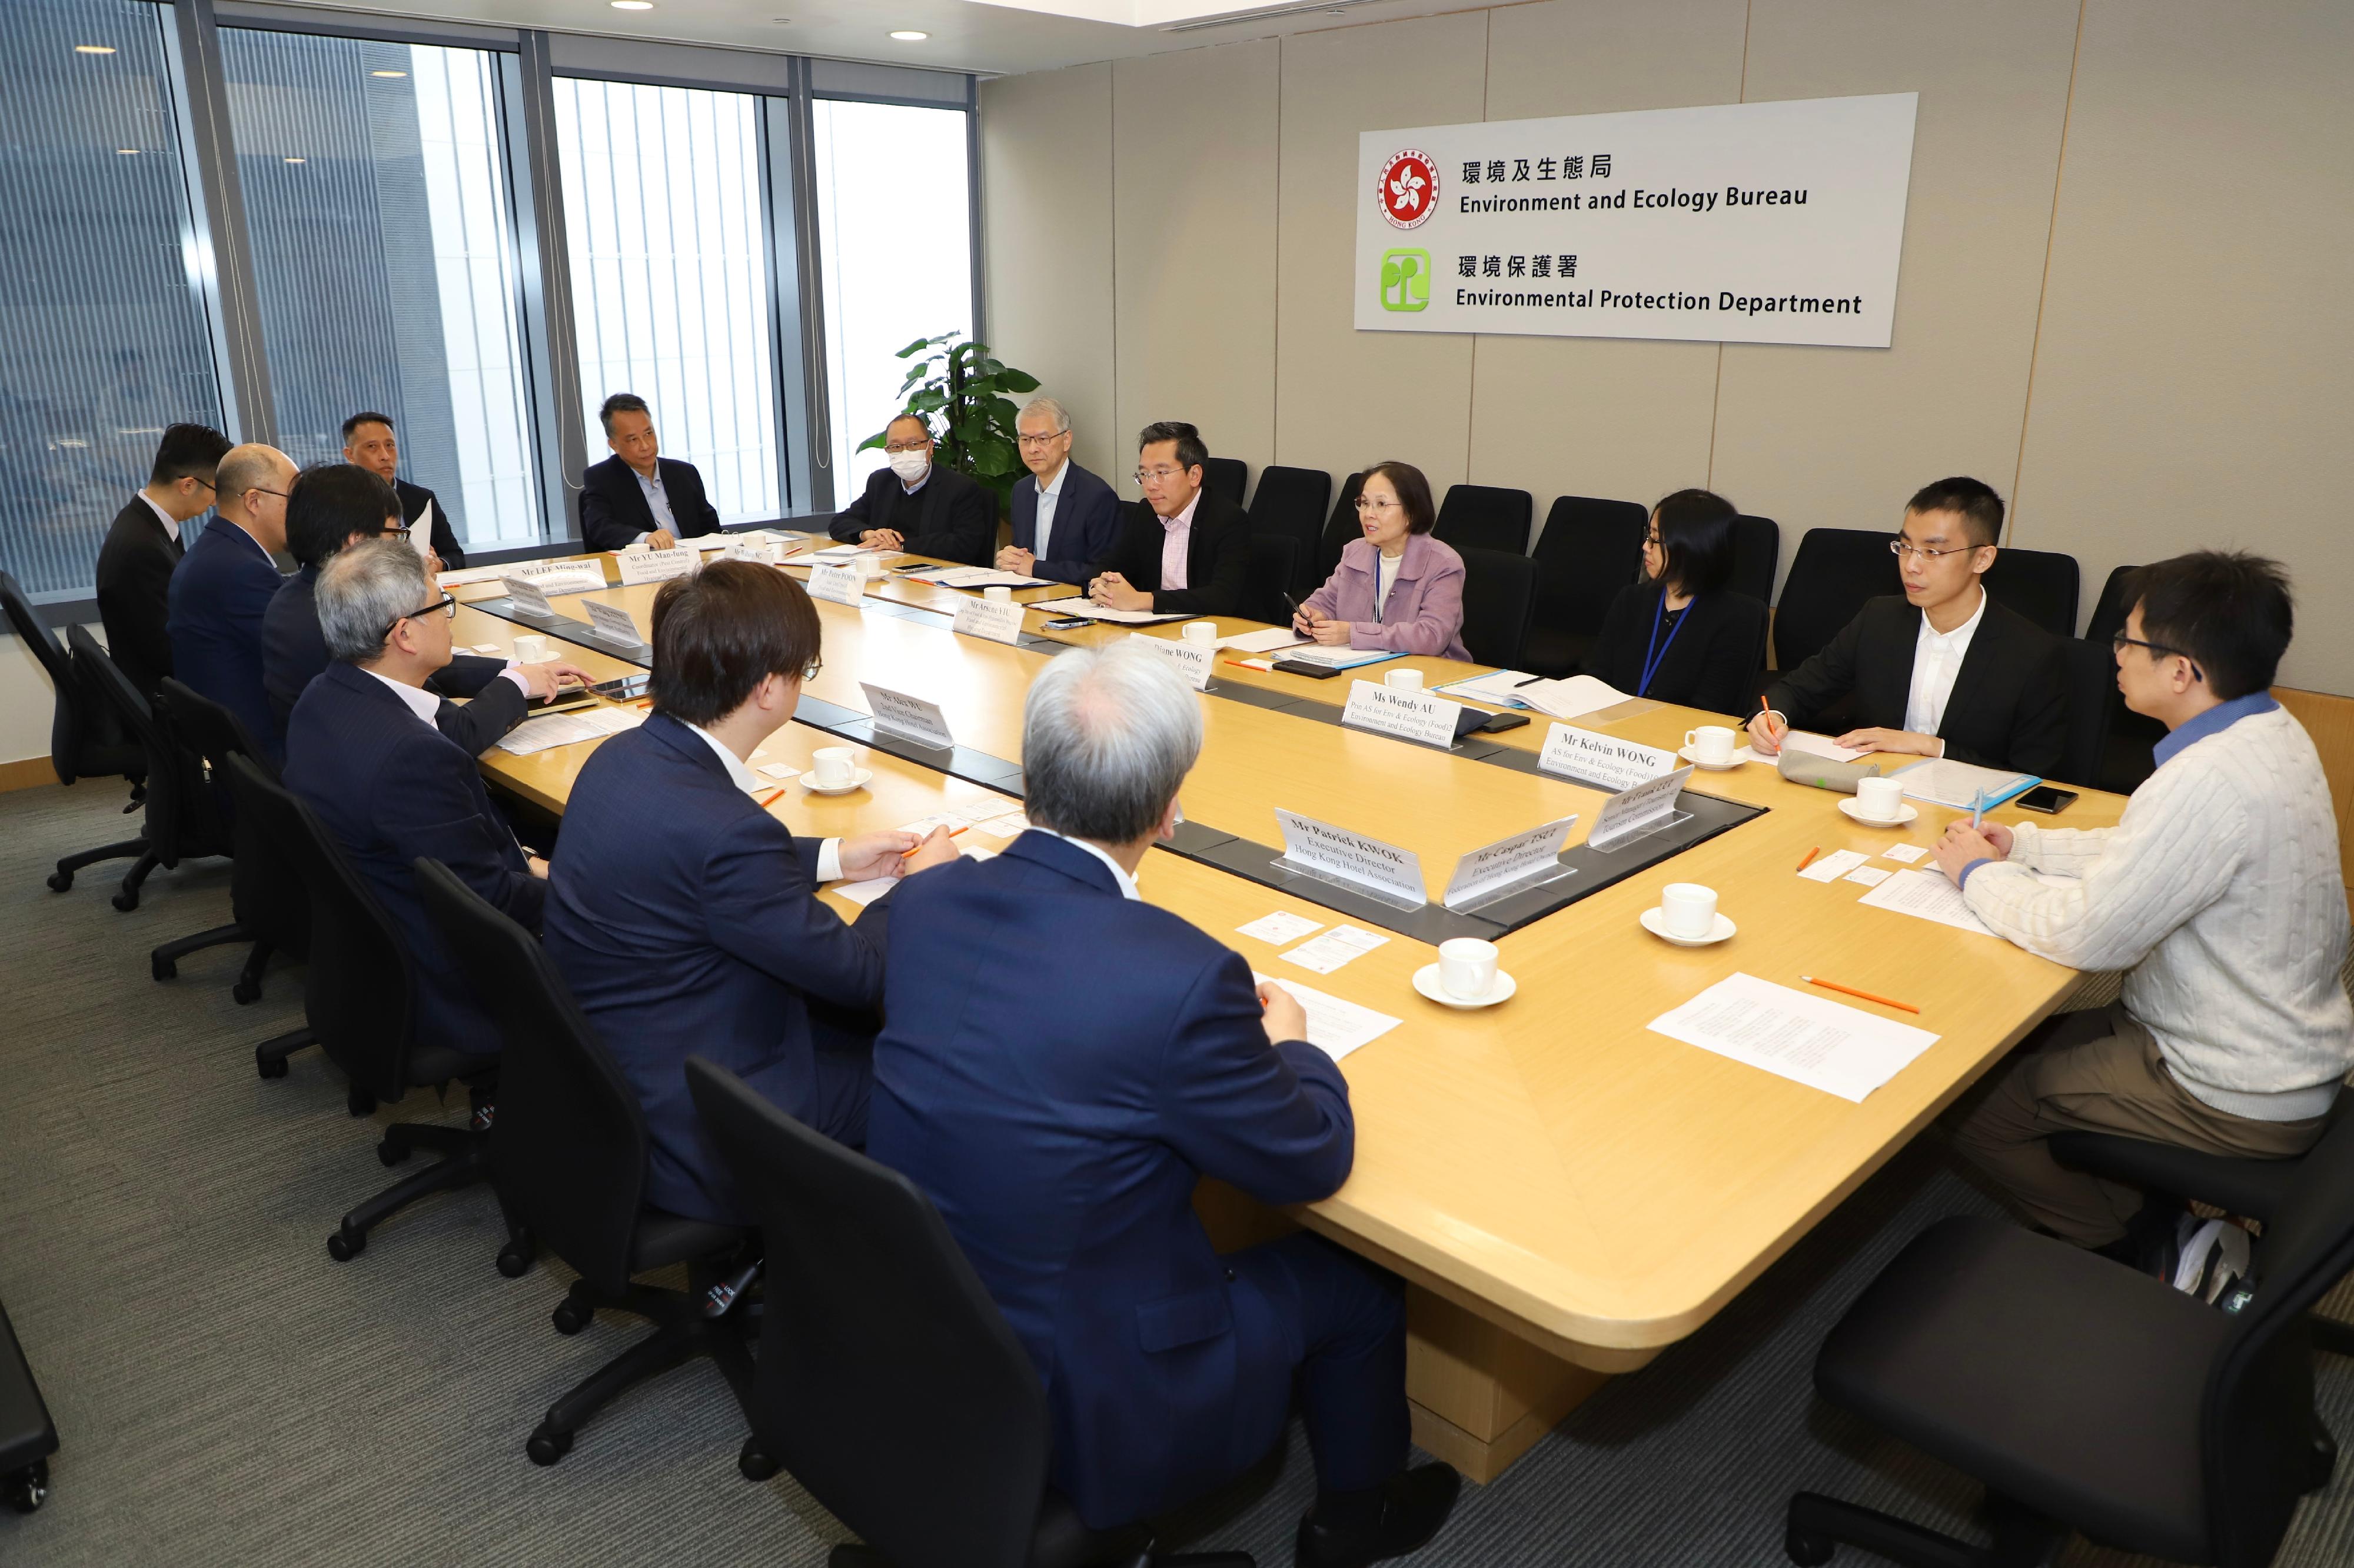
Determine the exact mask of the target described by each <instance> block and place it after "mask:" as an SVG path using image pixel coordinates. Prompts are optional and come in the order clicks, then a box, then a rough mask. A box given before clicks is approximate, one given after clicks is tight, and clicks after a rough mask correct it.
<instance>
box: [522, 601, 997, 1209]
mask: <svg viewBox="0 0 2354 1568" xmlns="http://www.w3.org/2000/svg"><path fill="white" fill-rule="evenodd" d="M819 635H820V633H819V622H818V618H817V610H816V609H815V608H814V607H813V606H812V605H811V603H810V600H809V595H808V594H806V593H805V592H803V591H802V589H801V585H800V584H799V583H797V582H795V581H793V580H792V579H791V578H790V577H786V576H785V575H784V574H783V573H782V572H779V571H774V570H771V569H770V568H769V567H761V566H755V565H753V564H751V563H750V562H746V561H714V562H713V563H712V564H711V565H709V566H707V567H704V568H703V570H702V571H701V572H700V573H698V574H697V575H695V576H694V577H673V579H671V580H670V581H669V582H666V583H664V584H663V586H662V590H661V591H660V592H659V593H657V594H656V595H655V596H654V612H653V646H654V662H653V686H652V696H653V712H652V715H651V716H650V717H648V718H647V720H646V721H645V723H644V724H643V725H642V726H639V727H638V728H636V729H634V730H628V731H625V732H623V733H622V734H620V735H617V736H614V737H613V738H611V739H610V740H608V741H605V742H604V743H603V744H601V745H600V746H599V747H597V749H596V751H595V752H594V753H593V754H592V755H591V756H590V757H589V758H588V761H587V762H586V763H584V764H583V765H582V766H581V769H580V777H579V779H578V780H577V781H576V782H575V783H574V784H573V786H572V795H571V798H570V800H568V801H567V804H566V808H565V813H564V832H563V835H562V837H561V839H560V840H559V841H558V842H557V851H556V871H555V880H554V884H553V886H552V889H551V896H550V898H549V900H548V907H547V952H548V956H549V957H550V958H551V959H554V960H555V961H556V966H557V969H560V970H562V971H563V974H564V978H565V980H566V981H567V983H568V984H569V985H570V986H571V988H572V994H573V995H574V996H575V997H576V998H577V999H578V1001H579V1003H580V1008H581V1011H582V1012H585V1013H586V1014H587V1015H588V1020H589V1022H592V1023H594V1024H595V1025H596V1026H597V1032H598V1033H599V1036H600V1037H601V1038H602V1039H603V1040H604V1042H605V1045H606V1048H607V1049H608V1050H610V1052H612V1054H613V1057H614V1059H615V1061H617V1062H618V1063H619V1064H620V1068H621V1072H622V1074H623V1075H625V1076H626V1077H627V1078H628V1079H629V1080H630V1084H631V1086H632V1087H633V1088H635V1089H636V1090H637V1093H638V1100H639V1103H640V1105H641V1106H642V1107H643V1108H644V1110H645V1116H646V1127H647V1130H648V1132H649V1133H650V1134H651V1135H652V1140H653V1150H652V1161H651V1165H650V1168H649V1171H648V1174H647V1181H646V1201H647V1202H651V1203H652V1204H654V1205H655V1206H656V1207H658V1208H663V1209H667V1210H668V1211H670V1212H671V1213H674V1214H684V1215H686V1216H688V1217H689V1218H692V1219H701V1220H712V1221H716V1222H721V1223H734V1222H736V1221H738V1220H740V1219H741V1218H742V1217H743V1215H744V1213H745V1210H744V1207H743V1205H742V1204H741V1203H740V1202H738V1201H737V1197H736V1194H735V1192H734V1189H733V1187H732V1185H731V1183H730V1182H729V1181H728V1179H727V1175H726V1169H725V1167H724V1165H723V1164H722V1162H721V1160H720V1159H719V1157H718V1152H717V1150H715V1149H713V1148H712V1147H711V1145H710V1144H709V1143H708V1142H707V1141H706V1140H705V1136H704V1132H703V1128H702V1125H701V1124H700V1122H699V1121H697V1119H696V1118H695V1106H694V1103H693V1101H692V1100H690V1099H689V1098H688V1097H687V1089H686V1073H685V1067H686V1059H687V1057H688V1056H689V1055H691V1054H695V1053H697V1052H700V1053H701V1054H704V1055H705V1056H708V1057H710V1058H711V1059H712V1060H713V1061H715V1062H716V1063H718V1064H719V1065H721V1066H724V1067H726V1068H727V1069H728V1070H729V1071H731V1072H734V1073H736V1074H737V1075H738V1076H740V1077H742V1078H743V1079H744V1080H745V1081H746V1082H747V1083H749V1084H750V1085H752V1086H754V1087H755V1088H757V1089H758V1090H759V1091H760V1092H761V1093H763V1094H765V1095H767V1096H768V1097H769V1098H770V1099H771V1100H773V1101H775V1102H776V1103H777V1105H778V1106H779V1107H782V1108H783V1109H784V1110H786V1111H788V1112H790V1114H791V1115H792V1116H793V1117H795V1118H797V1119H799V1120H801V1121H803V1122H805V1123H807V1124H808V1125H809V1126H811V1127H812V1128H816V1129H817V1130H819V1131H821V1132H822V1133H825V1134H826V1135H827V1136H829V1137H832V1138H837V1139H842V1140H843V1141H844V1142H846V1143H852V1144H856V1143H860V1142H863V1141H864V1138H865V1129H866V1099H867V1091H868V1086H869V1084H870V1082H871V1077H872V1068H871V1066H870V1064H869V1049H870V1043H871V1042H872V1040H873V1038H874V1033H875V1020H874V1011H875V1004H876V1003H877V1002H878V1001H881V1000H882V995H883V936H884V932H885V929H886V928H887V925H888V922H889V920H890V906H891V901H892V899H893V898H894V897H896V896H897V895H896V891H895V892H893V893H889V894H885V895H884V897H883V898H882V899H881V900H880V901H878V902H876V903H875V904H873V905H871V906H868V908H867V909H866V911H865V913H864V916H861V917H860V919H859V920H858V921H857V923H856V924H855V925H845V924H843V920H842V917H841V916H838V915H836V914H835V913H834V912H833V911H832V909H830V908H828V907H826V906H824V905H822V904H821V903H819V902H818V900H817V896H816V895H817V887H818V885H819V884H820V883H822V882H831V881H833V880H835V879H837V878H843V877H848V878H851V879H854V880H860V881H865V880H872V879H875V878H877V877H895V876H898V875H901V874H904V873H906V872H912V871H918V870H921V869H923V868H925V867H927V866H930V865H934V864H937V863H943V862H946V861H949V860H953V859H955V858H956V850H955V847H954V846H953V845H952V844H950V843H949V839H948V835H947V833H946V832H944V831H940V830H935V831H934V832H933V833H932V835H931V836H930V837H929V838H928V839H926V840H923V841H921V842H918V841H917V838H916V836H915V835H914V834H913V833H903V832H877V833H862V834H859V835H858V836H856V837H854V838H848V839H828V840H825V841H824V842H819V841H817V840H815V839H809V838H801V837H798V836H796V835H795V834H794V833H793V832H792V830H791V829H790V828H788V827H786V826H785V824H784V821H783V820H782V819H781V818H779V817H778V816H776V815H774V814H772V813H771V812H770V811H769V810H767V809H766V808H764V807H762V806H760V805H758V804H757V803H756V802H755V801H754V800H753V798H752V796H753V791H754V790H755V789H757V788H758V786H759V782H760V781H759V780H758V779H756V778H755V777H753V774H752V770H751V768H749V766H748V764H747V760H746V759H747V758H749V757H750V756H751V755H752V753H753V751H754V750H756V749H757V748H758V747H759V745H760V743H761V742H762V741H764V740H766V739H767V738H768V737H769V736H770V735H771V734H772V733H774V732H775V731H776V729H777V728H778V727H779V726H781V725H782V724H784V722H785V721H786V720H787V719H789V718H790V717H791V716H792V712H793V705H794V704H795V703H796V702H798V701H799V700H800V698H801V681H802V678H803V677H804V675H805V674H806V673H809V672H810V671H812V670H814V669H815V668H816V666H817V662H818V652H819ZM649 802H659V806H658V807H657V808H656V809H654V810H648V804H649Z"/></svg>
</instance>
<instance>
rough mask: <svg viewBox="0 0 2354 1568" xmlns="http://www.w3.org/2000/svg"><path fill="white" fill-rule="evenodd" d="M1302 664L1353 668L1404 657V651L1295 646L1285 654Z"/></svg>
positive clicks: (1332, 667) (1340, 668) (1331, 667)
mask: <svg viewBox="0 0 2354 1568" xmlns="http://www.w3.org/2000/svg"><path fill="white" fill-rule="evenodd" d="M1284 657H1285V658H1287V659H1293V660H1297V661H1299V662H1300V663H1302V664H1321V665H1324V666H1326V667H1327V668H1329V669H1333V670H1353V669H1355V668H1356V667H1357V666H1358V665H1360V664H1378V663H1381V662H1383V661H1384V660H1387V659H1403V658H1405V654H1403V653H1393V652H1390V651H1389V650H1388V649H1386V648H1322V647H1316V648H1295V649H1293V650H1292V651H1291V652H1288V653H1286V654H1285V655H1284Z"/></svg>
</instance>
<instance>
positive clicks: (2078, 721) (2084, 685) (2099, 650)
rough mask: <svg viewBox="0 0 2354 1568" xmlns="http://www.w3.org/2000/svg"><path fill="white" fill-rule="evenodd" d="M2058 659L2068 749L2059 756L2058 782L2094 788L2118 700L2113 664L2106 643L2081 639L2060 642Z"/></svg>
mask: <svg viewBox="0 0 2354 1568" xmlns="http://www.w3.org/2000/svg"><path fill="white" fill-rule="evenodd" d="M2060 657H2061V670H2062V675H2063V677H2064V679H2065V681H2066V683H2067V689H2068V747H2067V749H2066V750H2065V751H2064V752H2062V754H2061V758H2060V777H2059V782H2062V783H2068V784H2079V785H2088V786H2094V787H2095V788H2097V786H2096V785H2094V780H2095V779H2099V778H2100V776H2101V758H2102V757H2103V756H2104V755H2105V753H2106V752H2107V750H2108V745H2109V723H2110V719H2111V716H2112V715H2113V714H2114V713H2115V707H2116V704H2117V700H2118V699H2117V682H2116V672H2117V666H2116V661H2115V659H2114V658H2112V657H2111V656H2110V654H2109V645H2108V644H2107V643H2105V642H2087V641H2084V639H2083V638H2081V637H2067V638H2062V640H2061V642H2060Z"/></svg>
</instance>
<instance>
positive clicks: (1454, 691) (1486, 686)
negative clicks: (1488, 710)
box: [1431, 670, 1537, 708]
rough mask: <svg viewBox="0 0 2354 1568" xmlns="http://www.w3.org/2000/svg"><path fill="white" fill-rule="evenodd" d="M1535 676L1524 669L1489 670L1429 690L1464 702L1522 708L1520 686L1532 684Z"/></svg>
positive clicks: (1524, 705) (1525, 705)
mask: <svg viewBox="0 0 2354 1568" xmlns="http://www.w3.org/2000/svg"><path fill="white" fill-rule="evenodd" d="M1536 680H1537V677H1536V676H1534V675H1532V674H1530V673H1528V672H1527V671H1526V670H1490V671H1489V672H1488V673H1486V674H1484V675H1474V676H1472V677H1471V678H1470V679H1469V680H1468V681H1450V682H1448V683H1447V684H1446V685H1443V686H1433V687H1432V688H1431V690H1432V691H1433V692H1435V693H1436V694H1438V695H1439V696H1442V697H1458V698H1461V699H1462V700H1464V701H1466V702H1473V703H1493V704H1494V705H1496V706H1498V707H1504V708H1524V707H1527V706H1528V704H1526V703H1524V702H1522V701H1521V688H1522V686H1527V685H1533V684H1535V683H1536Z"/></svg>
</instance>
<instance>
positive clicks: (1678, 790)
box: [1585, 765, 1691, 850]
mask: <svg viewBox="0 0 2354 1568" xmlns="http://www.w3.org/2000/svg"><path fill="white" fill-rule="evenodd" d="M1689 778H1691V767H1690V766H1689V765H1687V766H1685V767H1682V768H1677V769H1676V770H1675V771H1674V772H1673V773H1666V774H1662V775H1660V776H1659V778H1657V779H1649V780H1647V781H1645V782H1643V783H1641V784H1638V785H1636V786H1635V787H1634V788H1633V789H1621V790H1620V791H1619V792H1618V793H1617V794H1616V795H1613V796H1611V797H1610V799H1609V800H1608V801H1607V802H1606V803H1605V804H1604V806H1603V808H1602V810H1600V811H1599V812H1597V813H1596V816H1595V818H1594V830H1593V832H1589V833H1587V834H1586V835H1585V846H1586V847H1587V848H1588V849H1595V850H1613V849H1617V847H1618V846H1619V845H1620V844H1622V843H1625V842H1627V841H1628V840H1629V839H1638V838H1641V837H1642V836H1643V835H1644V834H1645V833H1648V832H1650V831H1651V830H1652V829H1654V828H1659V827H1664V826H1665V825H1666V824H1667V821H1668V819H1670V817H1673V816H1674V815H1675V814H1676V797H1677V796H1679V795H1681V794H1682V793H1683V792H1684V780H1685V779H1689Z"/></svg>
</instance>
